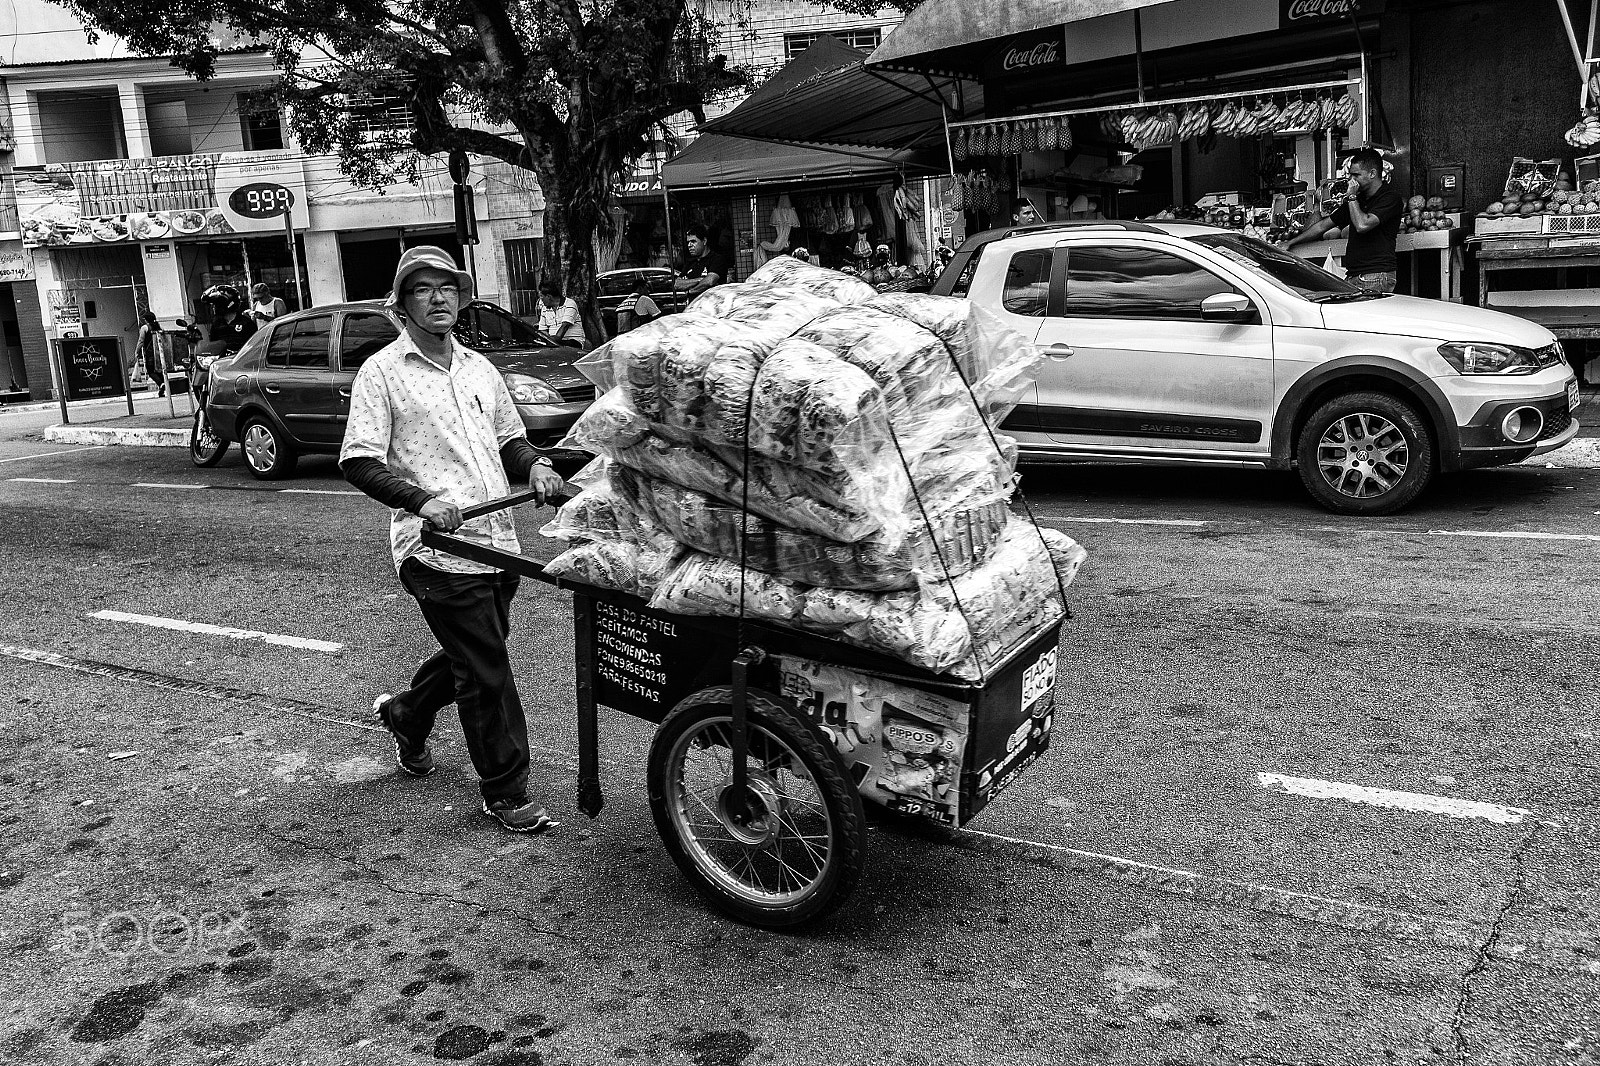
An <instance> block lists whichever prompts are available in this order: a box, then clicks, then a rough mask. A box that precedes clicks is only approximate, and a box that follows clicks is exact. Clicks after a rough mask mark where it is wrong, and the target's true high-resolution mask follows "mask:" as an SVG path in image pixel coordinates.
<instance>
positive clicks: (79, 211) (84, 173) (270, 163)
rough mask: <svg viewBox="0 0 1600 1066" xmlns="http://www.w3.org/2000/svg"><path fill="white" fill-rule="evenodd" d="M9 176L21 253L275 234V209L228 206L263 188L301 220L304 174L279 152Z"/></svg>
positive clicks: (65, 167)
mask: <svg viewBox="0 0 1600 1066" xmlns="http://www.w3.org/2000/svg"><path fill="white" fill-rule="evenodd" d="M14 177H15V180H16V192H17V213H18V215H20V216H21V229H22V243H23V244H24V245H25V246H26V247H29V248H40V247H45V248H50V247H59V246H63V245H81V244H96V243H101V244H115V243H119V242H127V241H150V240H165V239H169V238H174V237H207V236H216V235H220V234H228V233H258V232H278V231H281V230H282V229H283V222H282V220H281V217H279V216H280V215H281V212H279V213H278V214H276V215H271V216H265V217H263V216H260V215H256V214H252V213H247V212H241V210H239V203H235V202H232V201H233V200H234V197H233V194H234V192H235V191H237V190H240V189H243V188H247V187H257V188H260V187H263V186H266V185H270V186H272V187H274V188H279V189H284V190H286V191H288V192H289V194H290V197H291V198H292V200H293V207H292V209H291V216H292V217H293V220H294V225H295V228H297V229H304V228H305V227H306V226H307V225H308V223H309V218H308V216H307V215H306V208H305V172H304V170H303V169H302V167H301V164H300V160H299V159H298V158H297V157H295V156H294V155H291V154H287V153H264V152H232V153H225V154H209V155H182V156H154V157H151V158H148V159H100V160H94V161H91V162H85V163H52V164H50V165H48V166H45V167H42V168H39V169H37V170H30V171H22V170H19V171H17V172H16V173H15V175H14ZM241 202H242V201H241Z"/></svg>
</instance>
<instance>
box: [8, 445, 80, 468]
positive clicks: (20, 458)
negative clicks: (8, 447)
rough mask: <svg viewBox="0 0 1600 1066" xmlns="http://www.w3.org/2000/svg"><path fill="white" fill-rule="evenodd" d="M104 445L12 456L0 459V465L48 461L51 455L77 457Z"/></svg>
mask: <svg viewBox="0 0 1600 1066" xmlns="http://www.w3.org/2000/svg"><path fill="white" fill-rule="evenodd" d="M104 447H105V445H104V444H83V445H79V446H78V447H76V448H68V449H66V450H65V451H59V452H39V453H37V454H35V455H13V456H12V457H11V458H10V459H0V463H20V462H22V461H23V460H24V459H48V458H49V457H50V456H52V455H77V454H78V453H79V452H87V451H92V450H94V449H95V448H104Z"/></svg>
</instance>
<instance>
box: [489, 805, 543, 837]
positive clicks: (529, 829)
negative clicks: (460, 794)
mask: <svg viewBox="0 0 1600 1066" xmlns="http://www.w3.org/2000/svg"><path fill="white" fill-rule="evenodd" d="M483 813H484V814H487V815H488V816H489V817H490V818H493V819H494V820H495V822H496V823H497V824H498V825H499V826H500V828H501V829H504V830H505V831H506V832H508V833H548V832H549V831H550V830H552V829H556V828H559V827H560V825H561V823H560V822H558V821H556V820H555V819H554V818H552V817H550V814H549V812H548V811H547V812H544V813H542V814H541V815H540V816H539V820H538V821H536V822H533V823H532V824H530V825H512V824H510V823H509V822H507V821H505V819H503V818H501V817H500V816H499V815H498V814H496V813H495V812H494V811H491V810H490V809H489V801H488V800H484V801H483Z"/></svg>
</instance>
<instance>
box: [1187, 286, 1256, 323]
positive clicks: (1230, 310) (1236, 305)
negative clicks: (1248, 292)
mask: <svg viewBox="0 0 1600 1066" xmlns="http://www.w3.org/2000/svg"><path fill="white" fill-rule="evenodd" d="M1200 317H1201V318H1203V319H1205V320H1206V321H1207V322H1240V323H1242V322H1258V321H1260V316H1259V315H1257V314H1256V307H1255V304H1253V303H1251V302H1250V297H1248V296H1241V295H1239V294H1238V293H1236V292H1219V293H1217V294H1216V295H1215V296H1207V297H1206V298H1205V299H1204V300H1203V301H1201V303H1200Z"/></svg>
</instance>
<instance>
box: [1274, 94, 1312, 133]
mask: <svg viewBox="0 0 1600 1066" xmlns="http://www.w3.org/2000/svg"><path fill="white" fill-rule="evenodd" d="M1322 110H1323V109H1322V104H1320V103H1319V102H1317V101H1316V100H1307V99H1304V98H1300V99H1297V100H1292V101H1290V102H1289V103H1288V104H1287V105H1285V106H1284V109H1283V111H1282V112H1281V113H1280V115H1279V120H1278V125H1277V126H1276V127H1275V128H1276V130H1277V131H1278V132H1287V131H1289V130H1295V131H1301V130H1314V129H1320V128H1321V127H1322V125H1323V122H1322Z"/></svg>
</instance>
